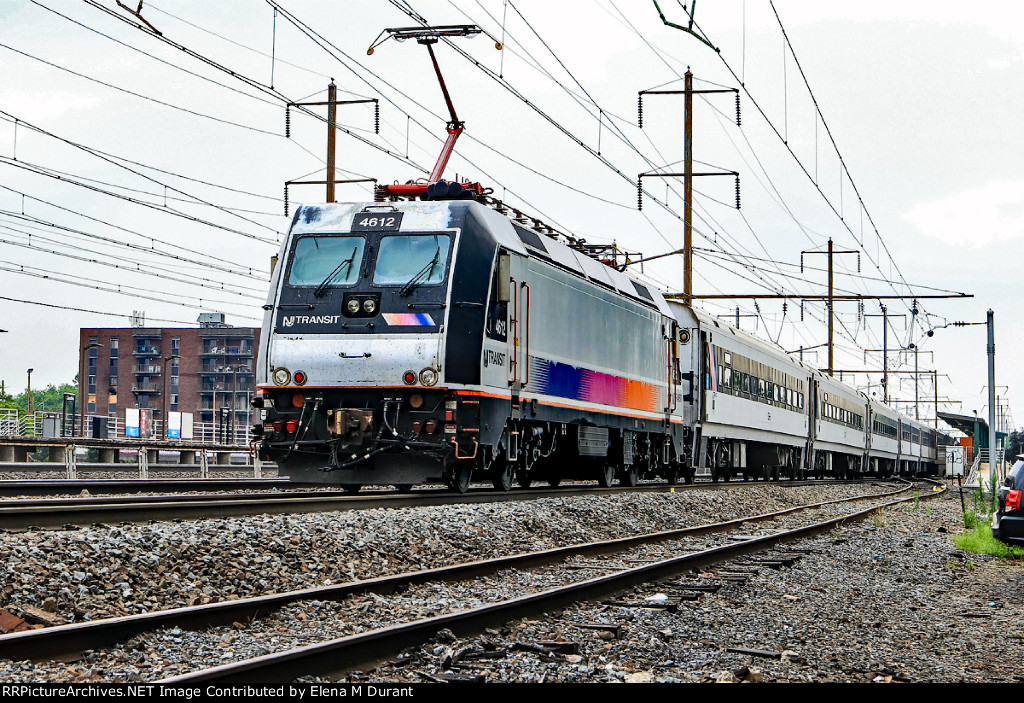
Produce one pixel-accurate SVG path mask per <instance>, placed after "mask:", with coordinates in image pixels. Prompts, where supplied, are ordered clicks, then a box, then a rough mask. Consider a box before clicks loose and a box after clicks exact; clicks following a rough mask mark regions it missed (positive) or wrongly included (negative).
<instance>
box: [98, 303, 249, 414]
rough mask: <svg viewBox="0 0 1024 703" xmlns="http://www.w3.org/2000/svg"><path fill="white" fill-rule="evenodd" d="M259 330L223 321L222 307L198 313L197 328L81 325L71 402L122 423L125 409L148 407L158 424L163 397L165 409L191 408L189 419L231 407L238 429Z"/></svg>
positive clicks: (245, 411)
mask: <svg viewBox="0 0 1024 703" xmlns="http://www.w3.org/2000/svg"><path fill="white" fill-rule="evenodd" d="M259 336H260V330H259V328H258V327H232V326H231V325H228V324H226V323H225V322H224V315H223V313H204V314H202V315H200V316H199V327H197V328H195V327H182V328H153V327H120V328H91V329H87V328H83V329H82V330H81V336H80V339H79V341H80V346H79V358H78V366H79V369H80V371H79V373H80V374H84V376H85V378H86V379H87V381H88V382H87V384H85V385H84V386H80V388H82V389H83V390H86V393H87V397H86V398H82V397H79V399H78V402H79V406H78V407H79V408H81V407H82V405H81V403H83V402H85V403H86V412H87V414H88V415H90V416H92V415H97V416H107V417H116V418H119V419H120V420H122V421H123V420H124V417H125V409H127V408H150V409H151V412H152V417H153V419H154V420H155V421H156V422H157V423H159V424H161V425H162V424H163V421H164V419H165V418H164V414H165V400H166V411H169V412H183V413H192V416H193V420H194V422H196V423H210V422H216V423H218V424H219V423H222V422H224V420H226V417H227V415H228V414H230V413H233V414H234V419H233V422H234V427H238V428H244V427H246V425H247V423H248V420H249V408H250V406H249V399H250V398H251V397H252V393H253V387H254V383H253V382H254V372H255V363H256V350H257V349H258V346H259ZM173 357H178V358H173ZM80 393H81V391H80ZM165 394H166V398H165ZM222 408H229V409H230V410H222ZM215 418H216V419H215Z"/></svg>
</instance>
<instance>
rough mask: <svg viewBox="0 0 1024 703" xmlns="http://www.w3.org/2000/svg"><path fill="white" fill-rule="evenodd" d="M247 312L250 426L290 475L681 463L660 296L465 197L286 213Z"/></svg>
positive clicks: (501, 475) (467, 474)
mask: <svg viewBox="0 0 1024 703" xmlns="http://www.w3.org/2000/svg"><path fill="white" fill-rule="evenodd" d="M453 190H455V191H456V193H458V189H453ZM445 193H446V196H445V197H448V196H447V193H448V189H446V190H445ZM456 197H458V195H456ZM266 310H267V312H266V315H265V320H264V329H263V336H262V338H261V347H262V348H261V350H260V355H259V361H258V364H257V376H258V379H259V386H260V389H261V391H262V394H261V395H260V396H259V398H258V399H257V401H256V402H257V404H258V405H262V407H261V408H260V410H261V423H260V424H259V425H258V426H257V427H256V428H254V429H255V431H256V433H257V435H258V439H259V441H260V444H261V451H262V452H263V455H264V456H266V457H267V458H269V459H273V460H275V461H276V462H278V464H279V465H280V466H281V467H282V469H283V471H284V472H285V473H287V474H288V475H289V476H290V477H291V478H292V479H293V480H298V481H303V482H320V483H332V484H340V485H343V486H348V487H350V488H352V489H356V488H358V487H359V486H361V485H363V484H367V483H373V484H393V485H397V486H400V487H408V486H411V485H413V484H419V483H424V482H433V481H444V482H446V483H447V484H448V485H449V486H450V487H451V488H453V489H455V490H458V491H464V490H466V487H467V486H468V483H469V481H470V478H471V477H472V476H474V475H476V476H477V477H485V478H486V477H489V478H490V479H491V480H492V481H493V483H494V485H495V486H496V487H498V488H500V489H504V490H508V489H509V488H510V487H511V485H512V483H513V481H518V483H519V484H520V485H524V486H525V485H529V484H530V483H531V482H532V481H534V480H536V479H542V480H547V481H548V482H550V483H553V484H557V483H558V481H560V480H561V479H563V478H567V477H592V478H595V479H597V480H598V481H600V482H601V483H602V485H610V484H611V482H612V481H613V480H614V479H615V478H616V477H619V478H621V479H622V480H623V481H625V482H626V483H628V484H633V483H635V482H636V481H638V480H639V479H640V478H641V477H644V476H648V475H656V474H660V475H663V476H666V477H669V478H674V477H675V476H676V475H677V472H678V471H679V470H680V467H681V466H682V463H681V462H680V460H679V458H680V457H681V456H682V455H683V454H684V444H685V440H684V436H685V433H686V431H685V425H686V423H685V417H684V416H683V414H682V412H681V411H680V406H682V405H685V404H687V403H689V404H692V403H693V402H694V400H695V399H694V392H695V388H694V385H695V383H694V380H695V376H694V374H693V373H692V372H688V373H686V374H684V373H682V370H681V367H680V365H679V362H678V355H677V345H676V330H677V325H676V323H675V321H674V319H673V318H672V317H671V315H670V311H669V309H668V306H667V304H666V303H665V300H664V299H663V298H662V296H661V295H659V294H658V293H657V292H656V291H652V290H650V289H648V288H647V287H646V286H644V285H643V284H642V283H640V282H638V281H635V280H634V279H632V278H630V277H628V276H626V275H625V274H623V273H621V272H619V271H618V270H616V269H615V268H612V267H610V266H606V265H604V264H603V263H601V262H599V261H597V260H595V259H593V258H590V257H589V256H587V255H585V254H584V253H581V252H580V251H576V250H574V249H572V248H570V247H569V246H567V245H565V244H562V243H561V242H559V241H556V240H555V239H553V238H550V237H542V236H541V235H540V234H538V233H537V232H536V231H534V230H533V229H530V228H528V227H526V226H525V225H524V224H523V223H522V222H517V221H515V220H513V219H510V218H509V217H506V216H505V215H503V214H500V213H499V212H497V211H495V210H494V209H492V208H490V207H487V206H486V205H484V204H482V203H480V202H477V201H476V200H474V199H455V200H451V199H441V200H427V201H419V202H399V203H367V204H329V205H322V206H305V207H302V208H300V209H299V210H298V211H297V212H296V214H295V217H294V219H293V222H292V227H291V229H290V232H289V234H288V236H287V238H286V239H285V242H284V244H283V247H282V251H281V255H280V264H279V265H278V266H277V267H276V268H275V273H274V277H273V281H272V288H271V293H270V296H269V299H268V301H267V305H266ZM688 365H689V364H687V366H688Z"/></svg>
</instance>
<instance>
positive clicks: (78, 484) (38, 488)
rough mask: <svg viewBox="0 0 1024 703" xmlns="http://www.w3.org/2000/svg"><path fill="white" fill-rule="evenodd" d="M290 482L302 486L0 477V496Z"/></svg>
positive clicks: (244, 481)
mask: <svg viewBox="0 0 1024 703" xmlns="http://www.w3.org/2000/svg"><path fill="white" fill-rule="evenodd" d="M290 486H295V487H299V488H301V487H303V484H296V483H292V482H291V481H289V480H288V479H287V478H238V479H232V478H188V479H184V478H156V479H137V478H110V479H104V478H90V479H81V480H77V481H69V480H68V479H65V478H44V479H5V480H0V496H2V497H10V496H49V495H59V494H71V495H74V494H76V493H79V492H81V491H82V490H83V489H85V490H87V491H89V492H90V493H94V494H103V493H136V492H142V491H147V492H151V491H169V492H172V493H173V492H180V491H196V490H209V491H231V490H239V489H243V490H245V489H249V488H256V489H264V490H267V489H271V488H286V487H290Z"/></svg>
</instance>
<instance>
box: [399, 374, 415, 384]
mask: <svg viewBox="0 0 1024 703" xmlns="http://www.w3.org/2000/svg"><path fill="white" fill-rule="evenodd" d="M402 380H403V381H405V383H406V384H407V385H410V386H411V385H412V384H414V383H416V374H415V373H414V372H412V371H406V372H405V373H404V374H403V375H402Z"/></svg>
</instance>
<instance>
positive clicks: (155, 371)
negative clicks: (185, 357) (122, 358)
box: [135, 364, 162, 376]
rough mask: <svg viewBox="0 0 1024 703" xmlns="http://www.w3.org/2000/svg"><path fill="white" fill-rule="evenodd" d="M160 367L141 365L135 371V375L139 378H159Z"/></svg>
mask: <svg viewBox="0 0 1024 703" xmlns="http://www.w3.org/2000/svg"><path fill="white" fill-rule="evenodd" d="M161 368H162V367H160V366H153V365H152V364H139V365H138V367H136V369H135V373H136V374H137V375H139V376H146V375H153V376H159V375H160V373H161V371H160V370H161Z"/></svg>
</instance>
